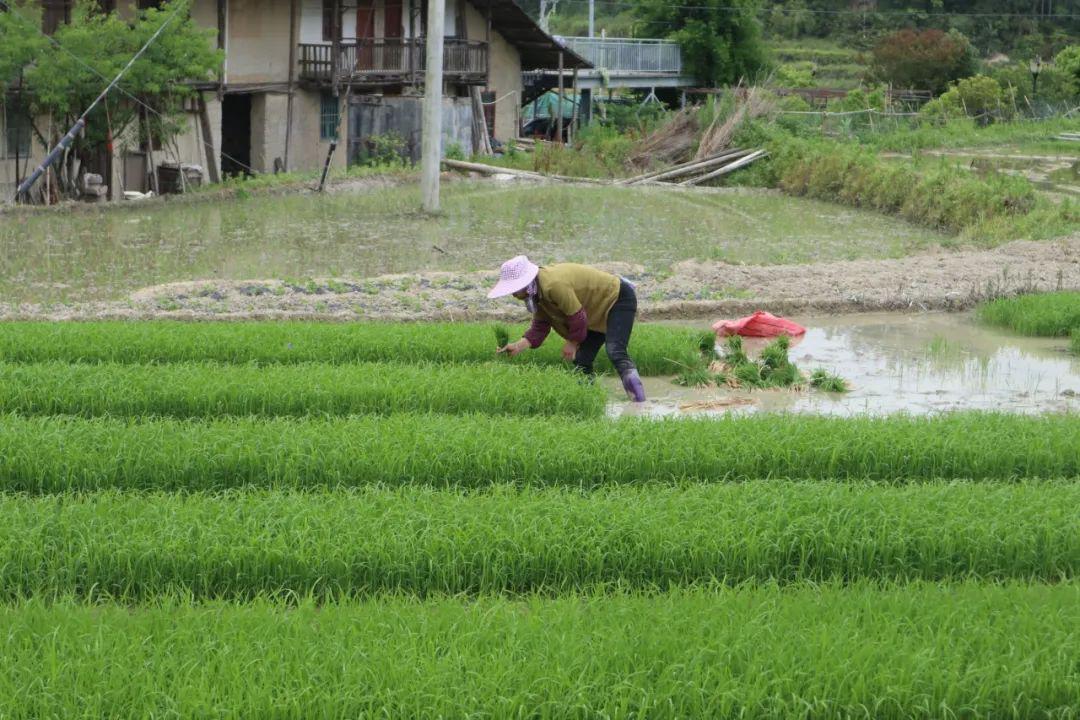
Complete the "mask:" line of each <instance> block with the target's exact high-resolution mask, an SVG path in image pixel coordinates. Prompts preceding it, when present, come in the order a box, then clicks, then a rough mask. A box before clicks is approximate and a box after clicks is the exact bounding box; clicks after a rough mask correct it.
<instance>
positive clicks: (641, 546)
mask: <svg viewBox="0 0 1080 720" xmlns="http://www.w3.org/2000/svg"><path fill="white" fill-rule="evenodd" d="M1078 506H1080V484H1077V483H1075V482H1071V481H1063V482H1057V483H1049V484H1031V483H1024V484H1015V485H1014V484H993V485H990V486H986V485H976V484H973V483H934V484H929V485H912V486H907V487H896V486H882V485H875V484H857V485H854V486H844V485H838V484H836V483H830V482H809V483H789V482H775V483H738V484H731V485H692V486H689V487H684V488H672V487H621V488H610V489H605V490H601V491H597V492H595V493H588V494H582V493H579V492H576V491H570V490H561V489H552V488H546V489H523V490H520V489H513V488H497V489H495V490H493V491H491V492H484V493H456V492H450V491H446V490H432V489H429V488H407V489H398V490H388V489H368V490H363V491H357V492H350V491H342V492H332V493H312V494H306V493H304V494H302V493H292V492H274V491H267V492H263V491H256V492H246V493H225V494H221V495H210V496H208V495H201V494H196V495H189V494H182V493H181V494H174V493H170V494H161V493H151V494H146V495H143V494H139V493H136V494H123V493H113V492H106V493H103V494H92V495H87V496H82V495H79V496H74V497H72V496H69V495H62V496H43V497H27V496H11V495H8V496H0V514H2V516H3V517H4V523H3V524H2V525H0V593H2V594H3V597H5V598H7V599H9V600H10V599H15V598H19V597H28V596H48V597H55V596H64V595H75V596H81V597H84V598H90V597H93V598H102V597H105V598H108V597H112V598H116V599H123V600H125V601H144V600H146V599H149V598H153V597H155V596H159V595H162V594H168V593H170V592H181V593H183V594H184V595H185V596H190V597H196V598H230V599H240V600H243V599H250V598H252V597H254V596H257V595H277V596H281V595H286V594H296V593H298V594H304V593H312V594H315V595H318V596H320V597H339V598H340V597H355V596H362V595H368V594H371V593H383V592H393V593H409V594H415V595H420V596H428V595H432V594H437V593H448V594H458V593H468V594H477V593H504V592H512V593H527V592H543V593H567V592H582V591H587V590H589V589H591V588H596V587H601V586H603V587H609V586H614V587H620V588H624V589H627V588H639V589H661V590H668V589H671V588H672V587H680V586H687V585H694V584H702V583H730V584H738V583H742V582H747V581H756V582H770V581H774V582H782V583H792V582H797V581H815V582H824V581H843V582H852V581H856V580H877V581H886V582H888V581H911V580H920V579H921V580H936V581H956V580H959V579H972V578H982V579H990V580H993V581H1000V580H1003V579H1006V578H1015V579H1027V580H1042V581H1060V580H1066V579H1073V578H1075V577H1076V575H1077V571H1078V570H1080V523H1077V522H1076V521H1075V512H1076V508H1077V507H1078Z"/></svg>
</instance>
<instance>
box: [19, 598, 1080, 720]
mask: <svg viewBox="0 0 1080 720" xmlns="http://www.w3.org/2000/svg"><path fill="white" fill-rule="evenodd" d="M1077 627H1080V587H1078V586H1077V585H1075V584H1058V585H1028V584H1001V585H997V584H993V585H980V584H968V583H964V584H960V585H945V586H938V585H928V584H920V583H916V584H913V585H903V586H899V587H886V588H880V587H875V586H867V585H863V584H857V585H852V586H846V587H841V586H836V585H825V586H806V587H794V588H792V587H788V588H783V589H780V588H776V587H741V588H735V589H713V588H702V589H691V590H677V591H673V592H671V593H669V594H664V595H656V594H651V593H650V594H644V595H636V594H625V593H613V594H611V593H609V594H596V595H588V596H569V597H560V598H545V597H537V596H533V597H527V598H505V597H498V596H496V597H482V598H479V599H477V600H474V601H463V600H462V599H461V598H458V597H449V598H437V599H431V600H427V601H423V602H420V601H417V600H416V599H413V598H401V597H386V598H375V599H370V600H365V601H362V602H341V603H323V602H317V601H311V600H299V601H298V602H297V603H295V604H294V605H292V606H282V605H281V604H279V603H274V602H266V601H256V602H252V603H249V604H245V605H235V604H231V603H223V602H205V603H187V602H184V601H182V600H163V601H160V602H157V603H154V604H152V605H147V606H141V607H135V608H131V607H127V606H118V605H109V604H83V603H80V602H78V601H75V600H71V599H66V600H63V601H60V602H39V601H27V602H20V603H17V604H13V605H6V606H0V628H2V629H3V641H2V642H0V661H2V662H3V665H4V668H5V671H4V673H3V674H2V675H0V716H4V717H12V718H29V717H65V718H69V717H203V716H211V715H213V716H227V717H241V716H244V717H273V718H286V719H291V718H296V719H297V720H299V719H301V718H313V717H319V718H359V717H394V718H399V717H400V718H406V717H407V718H418V719H425V718H433V719H434V718H465V717H487V718H510V717H538V718H570V717H574V718H577V717H582V718H584V717H603V718H615V719H619V720H627V719H629V718H736V717H753V718H794V717H798V718H809V717H813V718H820V719H822V720H833V719H835V720H840V719H841V718H844V719H847V718H856V717H857V718H869V717H873V718H876V719H878V720H900V719H903V720H909V719H910V718H961V717H962V718H999V717H1001V718H1062V719H1065V718H1073V717H1075V714H1076V708H1077V706H1078V705H1080V690H1078V688H1080V665H1078V664H1077V662H1076V628H1077Z"/></svg>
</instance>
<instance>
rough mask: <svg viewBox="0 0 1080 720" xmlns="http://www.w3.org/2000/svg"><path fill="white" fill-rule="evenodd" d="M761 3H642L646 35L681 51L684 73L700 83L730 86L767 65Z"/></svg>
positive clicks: (743, 0)
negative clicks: (669, 41) (671, 43)
mask: <svg viewBox="0 0 1080 720" xmlns="http://www.w3.org/2000/svg"><path fill="white" fill-rule="evenodd" d="M760 9H761V7H760V4H759V0H680V2H678V3H672V2H671V0H638V2H637V5H636V6H635V12H636V14H637V16H638V18H639V19H640V20H641V21H642V23H643V25H644V27H643V32H642V34H643V35H651V36H652V37H664V36H667V37H670V38H671V39H673V40H677V41H678V42H679V43H680V44H681V45H682V57H683V67H684V69H685V70H686V71H687V72H688V73H689V74H691V75H693V76H694V77H696V78H697V79H698V81H700V82H702V83H706V84H709V85H714V86H716V85H727V84H732V83H735V82H738V81H739V79H740V78H747V79H751V78H753V77H755V76H756V75H758V73H759V72H760V71H761V70H762V69H763V68H765V66H766V65H767V61H766V51H765V46H764V44H763V42H762V39H761V21H760V20H759V17H758V16H759V11H760Z"/></svg>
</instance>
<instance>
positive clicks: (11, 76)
mask: <svg viewBox="0 0 1080 720" xmlns="http://www.w3.org/2000/svg"><path fill="white" fill-rule="evenodd" d="M8 1H9V0H5V2H8ZM10 3H11V5H12V10H11V11H9V12H4V11H0V38H2V39H3V42H0V94H2V93H3V92H4V91H5V90H7V88H8V86H9V85H10V84H11V82H12V81H13V80H15V79H16V78H17V77H18V75H19V73H20V72H24V71H25V70H27V69H28V68H29V67H30V65H31V63H33V62H34V60H35V59H37V58H38V57H39V56H40V55H41V54H42V53H43V52H44V51H45V50H46V49H47V48H48V44H49V43H48V40H46V39H45V38H44V37H42V36H41V33H39V32H38V31H37V29H38V28H40V27H41V6H40V5H39V4H38V3H36V2H29V0H22V1H20V0H10Z"/></svg>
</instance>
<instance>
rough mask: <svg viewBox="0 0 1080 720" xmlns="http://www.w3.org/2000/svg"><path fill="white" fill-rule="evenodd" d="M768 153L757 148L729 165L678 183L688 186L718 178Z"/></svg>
mask: <svg viewBox="0 0 1080 720" xmlns="http://www.w3.org/2000/svg"><path fill="white" fill-rule="evenodd" d="M768 154H769V153H767V152H765V151H764V150H758V151H756V152H753V153H750V154H749V155H747V156H746V157H744V158H742V159H741V160H736V161H735V162H733V163H731V164H730V165H725V166H723V167H722V168H720V169H718V170H713V171H712V172H710V173H706V174H705V175H701V176H699V177H693V178H690V179H689V180H684V181H683V182H681V183H679V185H681V186H683V187H689V186H691V185H698V184H700V183H703V182H705V181H707V180H712V179H714V178H718V177H720V176H721V175H727V174H728V173H729V172H734V171H735V170H738V169H739V168H741V167H746V166H747V165H749V164H750V163H752V162H754V161H755V160H758V159H760V158H763V157H765V156H766V155H768Z"/></svg>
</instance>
